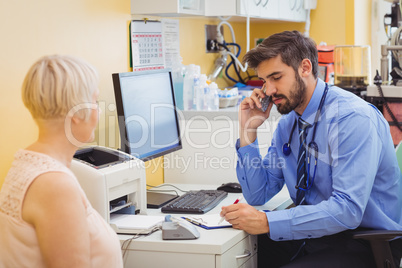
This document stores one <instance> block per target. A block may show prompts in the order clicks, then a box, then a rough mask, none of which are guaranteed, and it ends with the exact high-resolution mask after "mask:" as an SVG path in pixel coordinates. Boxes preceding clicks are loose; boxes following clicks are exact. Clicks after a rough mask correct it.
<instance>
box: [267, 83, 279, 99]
mask: <svg viewBox="0 0 402 268" xmlns="http://www.w3.org/2000/svg"><path fill="white" fill-rule="evenodd" d="M276 92H277V90H276V87H275V85H274V84H272V83H265V94H266V95H268V96H272V95H274V94H276Z"/></svg>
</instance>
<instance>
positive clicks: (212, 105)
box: [208, 82, 219, 111]
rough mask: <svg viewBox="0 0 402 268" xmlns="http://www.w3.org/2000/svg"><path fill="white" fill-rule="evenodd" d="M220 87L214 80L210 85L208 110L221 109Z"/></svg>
mask: <svg viewBox="0 0 402 268" xmlns="http://www.w3.org/2000/svg"><path fill="white" fill-rule="evenodd" d="M218 91H219V88H218V85H217V84H216V83H215V82H212V83H211V84H210V85H209V94H208V110H210V111H218V110H219V93H218Z"/></svg>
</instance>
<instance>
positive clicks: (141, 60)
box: [131, 20, 165, 71]
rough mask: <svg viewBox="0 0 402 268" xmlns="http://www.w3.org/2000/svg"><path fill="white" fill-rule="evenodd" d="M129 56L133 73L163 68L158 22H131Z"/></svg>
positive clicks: (160, 30) (162, 52) (159, 23)
mask: <svg viewBox="0 0 402 268" xmlns="http://www.w3.org/2000/svg"><path fill="white" fill-rule="evenodd" d="M131 54H132V64H133V71H145V70H155V69H164V68H165V58H164V51H163V36H162V23H161V22H160V21H144V20H133V21H131Z"/></svg>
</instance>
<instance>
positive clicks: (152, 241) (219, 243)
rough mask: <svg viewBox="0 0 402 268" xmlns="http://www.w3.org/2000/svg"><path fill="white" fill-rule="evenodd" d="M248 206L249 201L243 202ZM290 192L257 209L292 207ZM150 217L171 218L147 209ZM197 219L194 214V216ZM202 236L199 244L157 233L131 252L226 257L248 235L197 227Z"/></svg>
mask: <svg viewBox="0 0 402 268" xmlns="http://www.w3.org/2000/svg"><path fill="white" fill-rule="evenodd" d="M175 186H177V187H178V188H180V189H183V190H199V189H203V190H208V189H216V188H217V187H218V186H219V185H194V184H175ZM158 189H161V190H170V189H174V188H173V187H171V186H168V185H166V186H164V187H161V188H158ZM240 196H241V194H234V193H229V194H228V197H227V198H225V199H224V200H222V202H221V203H220V204H219V205H218V206H216V207H215V208H214V209H212V210H211V211H209V212H208V214H214V213H220V211H221V207H222V206H225V205H230V204H233V202H234V201H235V200H236V199H237V198H238V197H240ZM243 202H245V201H243ZM291 203H292V202H291V200H290V199H289V196H288V193H287V189H286V187H284V189H282V191H281V192H280V193H278V194H277V195H276V196H275V197H274V198H272V199H271V200H270V201H269V202H268V203H267V204H265V205H264V206H259V207H256V208H257V209H269V210H273V209H283V208H285V207H287V206H289V205H290V204H291ZM147 214H148V215H168V214H165V213H162V212H161V210H160V209H147ZM171 215H172V216H174V217H182V216H185V214H171ZM192 215H193V216H194V214H192ZM197 228H198V230H199V232H200V238H198V239H195V240H163V239H162V231H156V232H155V233H153V234H151V235H149V236H141V237H139V238H137V239H135V240H133V241H132V242H131V243H130V245H129V247H128V249H129V250H148V251H165V252H166V251H168V252H169V251H171V252H181V253H199V252H202V253H210V254H223V253H224V252H226V251H227V250H228V249H229V248H231V247H232V246H234V245H235V244H236V243H238V242H239V241H241V240H242V239H243V238H245V237H247V236H248V234H247V233H246V232H244V231H241V230H236V229H232V228H223V229H214V230H206V229H203V228H200V227H197ZM131 237H132V236H130V235H119V238H120V241H121V242H122V243H123V242H124V241H125V240H127V239H130V238H131Z"/></svg>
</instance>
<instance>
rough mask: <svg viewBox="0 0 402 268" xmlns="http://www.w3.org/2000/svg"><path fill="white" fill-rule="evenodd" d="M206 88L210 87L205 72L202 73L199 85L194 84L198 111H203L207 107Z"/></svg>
mask: <svg viewBox="0 0 402 268" xmlns="http://www.w3.org/2000/svg"><path fill="white" fill-rule="evenodd" d="M206 88H208V84H207V76H206V75H205V74H201V75H200V81H199V84H198V86H194V94H195V95H194V99H195V107H196V110H197V111H202V110H204V109H205V92H206Z"/></svg>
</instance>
